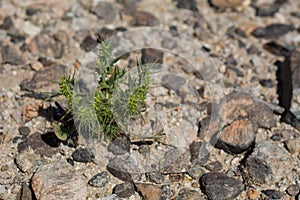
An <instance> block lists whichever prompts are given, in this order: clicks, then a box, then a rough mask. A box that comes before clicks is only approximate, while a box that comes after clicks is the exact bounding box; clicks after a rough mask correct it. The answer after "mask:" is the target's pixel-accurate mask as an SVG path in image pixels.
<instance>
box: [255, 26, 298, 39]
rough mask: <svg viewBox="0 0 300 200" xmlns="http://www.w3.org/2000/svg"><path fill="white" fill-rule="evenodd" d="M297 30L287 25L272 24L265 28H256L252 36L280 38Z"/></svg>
mask: <svg viewBox="0 0 300 200" xmlns="http://www.w3.org/2000/svg"><path fill="white" fill-rule="evenodd" d="M293 30H295V28H294V27H293V26H291V25H286V24H270V25H268V26H266V27H265V28H256V29H255V30H254V31H253V32H252V35H254V36H255V37H257V38H268V39H270V38H278V37H280V36H282V35H285V34H287V33H288V32H290V31H293Z"/></svg>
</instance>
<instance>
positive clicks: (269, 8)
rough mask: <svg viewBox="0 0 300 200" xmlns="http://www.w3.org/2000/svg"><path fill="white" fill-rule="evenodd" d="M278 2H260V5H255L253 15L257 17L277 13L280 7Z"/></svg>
mask: <svg viewBox="0 0 300 200" xmlns="http://www.w3.org/2000/svg"><path fill="white" fill-rule="evenodd" d="M280 6H281V5H280V4H277V3H272V4H270V3H269V4H262V5H255V10H256V12H255V15H256V16H259V17H268V16H273V15H274V14H275V13H277V12H278V11H279V9H280Z"/></svg>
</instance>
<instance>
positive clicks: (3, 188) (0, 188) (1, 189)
mask: <svg viewBox="0 0 300 200" xmlns="http://www.w3.org/2000/svg"><path fill="white" fill-rule="evenodd" d="M5 192H6V189H5V186H4V185H2V184H0V195H1V194H4V193H5Z"/></svg>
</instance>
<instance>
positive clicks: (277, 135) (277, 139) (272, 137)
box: [271, 133, 283, 141]
mask: <svg viewBox="0 0 300 200" xmlns="http://www.w3.org/2000/svg"><path fill="white" fill-rule="evenodd" d="M282 138H283V135H282V133H275V134H274V135H272V136H271V140H273V141H280V140H281V139H282Z"/></svg>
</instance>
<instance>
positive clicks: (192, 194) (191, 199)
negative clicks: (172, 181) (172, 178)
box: [174, 188, 204, 200]
mask: <svg viewBox="0 0 300 200" xmlns="http://www.w3.org/2000/svg"><path fill="white" fill-rule="evenodd" d="M201 196H202V195H201V194H200V193H199V192H198V191H195V190H190V189H188V188H183V189H181V190H180V191H179V193H178V196H177V197H175V199H174V200H199V199H200V198H201ZM201 199H204V197H202V198H201Z"/></svg>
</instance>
